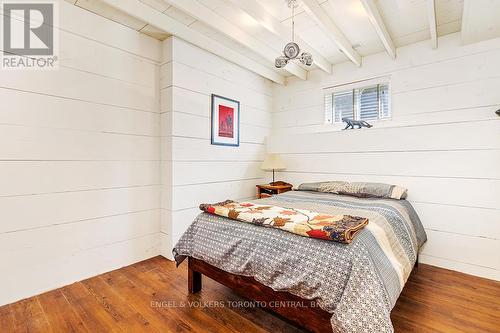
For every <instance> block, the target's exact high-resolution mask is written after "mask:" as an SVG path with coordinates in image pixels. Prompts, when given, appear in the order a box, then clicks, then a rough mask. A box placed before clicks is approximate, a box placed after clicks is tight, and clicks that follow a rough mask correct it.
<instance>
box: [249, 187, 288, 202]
mask: <svg viewBox="0 0 500 333" xmlns="http://www.w3.org/2000/svg"><path fill="white" fill-rule="evenodd" d="M256 187H257V198H258V199H262V198H269V197H271V196H273V195H275V194H280V193H285V192H288V191H291V190H292V187H293V185H290V184H288V185H269V184H264V185H257V186H256Z"/></svg>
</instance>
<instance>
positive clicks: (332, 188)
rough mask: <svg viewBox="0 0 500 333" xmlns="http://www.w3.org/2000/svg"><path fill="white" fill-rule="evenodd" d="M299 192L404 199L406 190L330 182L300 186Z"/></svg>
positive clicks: (368, 184)
mask: <svg viewBox="0 0 500 333" xmlns="http://www.w3.org/2000/svg"><path fill="white" fill-rule="evenodd" d="M298 190H299V191H317V192H328V193H335V194H344V195H351V196H354V197H358V198H388V199H398V200H400V199H405V198H406V195H407V192H408V190H407V189H406V188H404V187H401V186H398V185H390V184H384V183H365V182H352V183H349V182H344V181H330V182H319V183H304V184H300V185H299V188H298Z"/></svg>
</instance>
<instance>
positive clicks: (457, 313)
mask: <svg viewBox="0 0 500 333" xmlns="http://www.w3.org/2000/svg"><path fill="white" fill-rule="evenodd" d="M244 301H245V300H244V299H242V298H240V297H238V296H237V295H235V294H234V293H232V292H231V290H229V289H228V288H226V287H224V286H222V285H219V284H218V283H216V282H214V281H212V280H210V279H208V278H204V281H203V289H202V291H201V292H200V293H199V294H196V295H189V294H188V293H187V268H186V264H185V263H183V264H182V265H181V266H180V267H179V268H178V269H176V268H175V264H174V263H172V262H170V261H168V260H166V259H164V258H162V257H155V258H152V259H149V260H146V261H143V262H140V263H137V264H134V265H131V266H128V267H124V268H121V269H118V270H116V271H112V272H109V273H106V274H102V275H99V276H97V277H93V278H90V279H87V280H84V281H81V282H77V283H74V284H72V285H69V286H66V287H63V288H60V289H57V290H54V291H51V292H48V293H45V294H42V295H39V296H35V297H32V298H29V299H25V300H22V301H20V302H17V303H13V304H10V305H6V306H3V307H0V332H2V333H4V332H92V333H95V332H273V333H277V332H290V333H294V332H302V330H301V329H299V328H296V327H294V326H293V325H291V324H289V323H288V322H286V321H284V320H282V319H280V318H278V317H276V316H275V315H273V314H271V313H268V312H266V311H264V310H262V309H260V308H256V307H243V306H238V305H240V304H239V303H237V302H244ZM189 302H191V303H189ZM203 302H205V303H203ZM230 302H232V303H230ZM183 304H184V305H186V306H182V305H183ZM189 305H192V306H189ZM391 317H392V320H393V323H394V327H395V330H396V332H419V333H420V332H500V283H499V282H494V281H491V280H486V279H481V278H477V277H473V276H469V275H465V274H461V273H457V272H453V271H449V270H445V269H440V268H436V267H433V266H428V265H423V264H421V265H420V266H419V267H418V268H416V269H415V270H414V272H413V273H412V275H411V277H410V279H409V281H408V283H407V285H406V287H405V289H404V290H403V293H402V294H401V297H400V298H399V300H398V303H397V305H396V307H395V308H394V310H393V311H392V315H391Z"/></svg>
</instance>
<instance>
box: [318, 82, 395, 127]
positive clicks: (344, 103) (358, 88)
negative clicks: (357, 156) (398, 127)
mask: <svg viewBox="0 0 500 333" xmlns="http://www.w3.org/2000/svg"><path fill="white" fill-rule="evenodd" d="M377 81H378V82H377ZM389 94H390V87H389V82H388V80H387V78H386V79H375V80H368V81H361V82H356V83H353V84H348V85H342V86H336V87H333V88H327V89H325V123H326V124H332V123H337V122H342V118H350V119H355V120H378V119H386V118H389V117H390V115H391V112H390V109H391V108H390V96H389Z"/></svg>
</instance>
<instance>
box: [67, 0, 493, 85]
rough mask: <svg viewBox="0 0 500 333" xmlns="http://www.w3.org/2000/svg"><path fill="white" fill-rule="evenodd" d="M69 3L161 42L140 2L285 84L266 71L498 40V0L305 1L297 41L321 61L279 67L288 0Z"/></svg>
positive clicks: (295, 71) (287, 30)
mask: <svg viewBox="0 0 500 333" xmlns="http://www.w3.org/2000/svg"><path fill="white" fill-rule="evenodd" d="M66 1H67V2H70V3H73V4H74V5H76V6H79V7H82V8H84V9H86V10H89V11H92V12H94V13H96V14H98V15H101V16H103V17H106V18H108V19H111V20H113V21H116V22H118V23H120V24H123V25H126V26H128V27H130V28H132V29H134V30H137V31H140V32H141V33H144V34H147V35H149V36H151V37H153V38H156V39H159V40H163V39H165V38H167V37H168V36H170V35H171V34H173V33H172V31H167V30H169V29H168V27H165V26H163V28H160V27H158V24H156V26H154V25H151V24H150V23H151V22H147V21H145V20H144V19H146V18H147V17H149V16H151V15H153V14H154V13H149V14H151V15H142V14H143V13H141V15H138V14H137V13H133V12H127V10H126V8H131V5H132V6H133V5H134V2H137V3H140V4H141V5H147V9H148V10H154V11H155V12H161V13H162V14H164V15H166V16H168V17H169V18H171V19H174V20H175V21H177V22H179V23H180V24H182V25H183V26H186V27H188V28H189V31H191V32H193V33H194V35H196V36H199V34H203V35H204V36H206V37H208V38H210V39H211V40H213V41H214V43H216V44H217V45H223V46H225V49H226V48H230V49H231V50H233V51H235V52H237V53H239V54H240V55H241V56H242V57H245V58H248V60H249V62H246V61H245V63H246V65H243V64H240V65H242V66H244V67H247V68H249V69H250V70H253V71H255V72H258V73H259V74H261V75H264V76H267V77H268V78H270V79H271V80H274V81H276V82H277V81H280V83H282V80H281V79H279V78H278V80H276V75H274V74H271V75H265V74H263V73H264V72H266V71H263V70H262V66H265V67H266V68H267V69H269V70H271V71H274V72H275V73H276V74H279V75H281V76H284V77H286V76H289V75H295V76H298V77H301V78H302V79H305V78H306V75H307V71H308V70H311V69H315V68H321V69H322V70H325V71H327V72H330V71H331V65H332V64H336V63H340V62H345V61H353V62H355V63H356V62H357V61H356V57H361V58H362V57H363V56H367V55H370V54H374V53H379V52H387V54H388V56H391V57H394V56H396V57H397V48H398V47H401V46H403V45H407V44H412V43H416V42H419V41H424V40H429V47H438V46H437V40H436V37H440V36H444V35H447V34H450V33H454V32H458V31H462V40H463V42H464V43H473V42H478V41H481V40H485V39H490V38H496V37H500V23H498V22H499V21H498V19H497V18H498V17H499V15H500V1H499V0H306V1H304V2H302V1H301V0H299V7H298V8H297V9H296V13H295V32H296V40H297V42H299V45H301V46H302V48H303V49H304V51H309V52H311V53H313V56H314V58H315V60H317V61H316V63H315V64H314V65H313V66H311V67H305V66H303V65H302V64H298V66H295V67H293V66H289V65H287V67H286V68H285V69H276V68H274V63H273V61H272V60H273V57H274V55H275V56H278V55H280V53H281V51H282V48H283V46H284V44H285V43H286V42H288V41H289V39H290V38H291V21H292V20H291V11H290V9H289V8H288V7H287V5H286V2H285V0H189V1H184V0H124V1H123V3H127V5H124V6H121V5H120V4H119V2H116V1H115V2H113V1H107V0H66ZM316 3H317V4H318V5H319V6H318V5H316ZM311 6H312V7H311ZM142 8H146V7H142ZM464 8H465V10H464ZM433 9H434V12H432V10H433ZM320 10H321V11H322V12H321V13H318V11H320ZM314 11H316V14H320V15H314V14H315V12H314ZM208 14H209V15H208ZM325 14H326V15H325ZM325 22H326V23H325ZM221 26H223V28H221ZM332 26H333V28H332ZM339 34H340V35H339ZM339 39H340V41H339ZM188 41H189V40H188ZM342 42H347V43H348V45H345V43H342ZM198 46H200V45H198ZM346 46H347V48H346ZM341 49H342V50H344V51H345V52H343V51H341ZM394 50H395V51H394ZM394 53H395V54H394ZM236 58H238V57H234V56H233V57H231V59H229V57H227V59H229V60H233V59H236ZM358 59H359V58H358ZM233 61H234V60H233ZM248 63H250V64H254V65H250V66H249V65H248Z"/></svg>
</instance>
